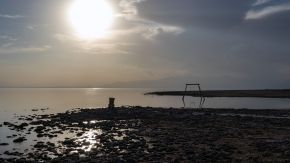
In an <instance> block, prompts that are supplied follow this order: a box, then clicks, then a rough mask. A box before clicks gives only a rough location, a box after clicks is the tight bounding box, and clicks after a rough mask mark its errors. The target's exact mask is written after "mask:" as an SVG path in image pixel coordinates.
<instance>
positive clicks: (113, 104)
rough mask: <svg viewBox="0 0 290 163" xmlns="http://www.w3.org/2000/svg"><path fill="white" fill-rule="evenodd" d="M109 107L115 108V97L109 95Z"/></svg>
mask: <svg viewBox="0 0 290 163" xmlns="http://www.w3.org/2000/svg"><path fill="white" fill-rule="evenodd" d="M108 108H109V109H115V98H114V97H110V98H109V105H108Z"/></svg>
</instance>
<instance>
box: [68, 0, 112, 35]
mask: <svg viewBox="0 0 290 163" xmlns="http://www.w3.org/2000/svg"><path fill="white" fill-rule="evenodd" d="M68 15H69V20H70V22H71V24H72V26H73V28H74V29H75V30H76V32H77V35H78V36H79V37H80V38H82V39H95V38H101V37H104V36H105V35H106V33H107V30H108V28H109V27H110V26H111V24H112V22H113V10H112V7H111V6H110V4H109V3H107V2H106V0H74V2H73V4H72V5H71V7H70V9H69V12H68Z"/></svg>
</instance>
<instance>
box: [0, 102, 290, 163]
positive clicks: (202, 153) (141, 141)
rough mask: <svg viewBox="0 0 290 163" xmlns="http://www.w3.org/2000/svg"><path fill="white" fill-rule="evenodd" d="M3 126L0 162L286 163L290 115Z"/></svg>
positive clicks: (117, 117) (127, 114)
mask: <svg viewBox="0 0 290 163" xmlns="http://www.w3.org/2000/svg"><path fill="white" fill-rule="evenodd" d="M19 120H20V121H21V123H20V124H15V123H11V122H3V123H2V124H1V126H0V127H7V128H9V129H10V130H13V131H15V132H17V133H18V134H15V135H11V136H10V137H9V138H10V139H11V142H1V139H0V146H9V145H10V144H11V143H12V144H13V143H14V144H15V143H16V144H17V143H20V144H21V143H25V142H26V141H29V139H31V137H33V135H34V136H35V139H34V140H32V142H34V143H33V144H31V147H30V148H28V149H26V150H25V152H19V151H17V150H7V151H5V152H3V153H1V154H0V162H289V161H290V151H289V149H290V137H289V135H290V110H249V109H205V110H196V109H175V108H151V107H138V106H134V107H119V108H116V110H109V109H106V108H96V109H74V110H71V111H67V112H65V113H59V114H47V115H31V116H27V117H24V116H20V117H19ZM4 156H5V157H4Z"/></svg>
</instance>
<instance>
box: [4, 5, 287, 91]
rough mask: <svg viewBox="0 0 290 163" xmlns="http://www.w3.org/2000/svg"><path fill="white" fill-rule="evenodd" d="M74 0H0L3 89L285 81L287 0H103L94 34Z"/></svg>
mask: <svg viewBox="0 0 290 163" xmlns="http://www.w3.org/2000/svg"><path fill="white" fill-rule="evenodd" d="M74 1H75V0H21V1H20V0H1V1H0V87H143V88H146V87H154V88H183V87H184V84H185V83H200V84H201V86H202V88H205V89H266V88H289V87H290V46H289V45H290V37H289V36H290V1H289V0H218V1H217V0H178V1H177V0H108V3H109V4H110V5H111V7H112V8H113V11H114V20H113V23H112V25H111V26H110V28H109V29H107V35H106V36H105V37H102V38H97V39H90V40H86V39H81V38H78V37H76V35H75V30H74V28H72V25H71V23H70V22H69V20H68V10H69V8H70V6H71V5H72V3H73V2H74ZM92 21H94V20H92Z"/></svg>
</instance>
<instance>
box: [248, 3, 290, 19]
mask: <svg viewBox="0 0 290 163" xmlns="http://www.w3.org/2000/svg"><path fill="white" fill-rule="evenodd" d="M285 11H290V3H288V4H280V5H276V6H268V7H265V8H262V9H259V10H250V11H248V12H247V13H246V16H245V19H246V20H250V19H262V18H265V17H267V16H270V15H273V14H277V13H280V12H285Z"/></svg>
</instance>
